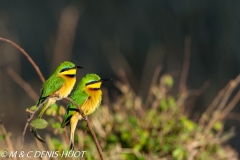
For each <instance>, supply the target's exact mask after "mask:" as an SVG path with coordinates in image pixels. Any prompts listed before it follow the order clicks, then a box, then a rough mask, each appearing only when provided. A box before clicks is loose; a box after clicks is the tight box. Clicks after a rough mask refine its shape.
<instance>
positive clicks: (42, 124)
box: [30, 118, 48, 129]
mask: <svg viewBox="0 0 240 160" xmlns="http://www.w3.org/2000/svg"><path fill="white" fill-rule="evenodd" d="M30 125H31V126H33V127H35V128H37V129H44V128H46V127H47V125H48V122H47V121H46V120H45V119H41V118H40V119H35V120H33V121H32V122H31V123H30Z"/></svg>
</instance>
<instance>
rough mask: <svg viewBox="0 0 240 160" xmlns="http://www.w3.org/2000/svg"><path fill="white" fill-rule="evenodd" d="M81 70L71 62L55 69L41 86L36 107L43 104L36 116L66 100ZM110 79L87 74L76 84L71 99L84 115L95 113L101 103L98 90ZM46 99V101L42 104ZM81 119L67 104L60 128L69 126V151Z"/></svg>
mask: <svg viewBox="0 0 240 160" xmlns="http://www.w3.org/2000/svg"><path fill="white" fill-rule="evenodd" d="M78 68H82V67H80V66H75V65H74V64H73V63H71V62H67V61H65V62H63V63H61V64H60V66H59V67H58V68H57V69H56V71H55V72H54V73H53V75H52V76H51V77H50V78H49V79H48V80H47V81H46V82H44V84H43V86H42V94H41V96H40V98H39V101H38V102H37V106H38V105H39V104H41V103H45V104H44V105H43V107H42V109H41V111H40V113H39V115H38V118H41V117H42V115H43V113H44V111H45V110H46V109H47V108H48V107H49V106H51V105H52V104H53V103H55V102H56V101H57V100H60V99H62V98H66V97H67V96H68V95H69V94H70V92H71V91H72V89H73V86H74V84H75V82H76V70H77V69H78ZM107 80H110V79H101V78H100V77H99V76H98V75H96V74H87V75H86V76H85V77H83V78H82V79H81V81H80V82H79V83H78V85H77V88H76V90H75V91H74V92H73V93H72V94H71V99H72V100H73V101H74V102H75V103H77V104H78V105H79V106H81V109H82V110H83V112H84V114H85V115H90V114H91V113H93V112H94V111H95V109H96V108H98V106H99V105H100V103H101V100H102V91H101V90H100V87H101V84H102V82H103V81H107ZM47 98H49V99H48V101H47V102H44V101H45V100H46V99H47ZM80 119H82V116H81V115H80V113H79V110H78V108H77V107H76V106H75V105H74V104H72V103H69V104H68V108H67V112H66V114H65V115H64V118H63V121H62V125H61V127H62V128H63V127H65V126H67V125H70V149H71V150H73V149H74V132H75V129H76V126H77V122H78V120H80Z"/></svg>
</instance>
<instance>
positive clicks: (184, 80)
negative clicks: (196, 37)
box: [179, 36, 191, 93]
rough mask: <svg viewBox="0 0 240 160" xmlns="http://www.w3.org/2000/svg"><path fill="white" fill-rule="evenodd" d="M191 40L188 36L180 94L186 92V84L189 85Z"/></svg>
mask: <svg viewBox="0 0 240 160" xmlns="http://www.w3.org/2000/svg"><path fill="white" fill-rule="evenodd" d="M190 49H191V38H190V37H189V36H186V38H185V41H184V62H183V68H182V74H181V79H180V84H179V92H180V93H181V92H184V91H186V83H187V76H188V71H189V66H190V52H191V50H190Z"/></svg>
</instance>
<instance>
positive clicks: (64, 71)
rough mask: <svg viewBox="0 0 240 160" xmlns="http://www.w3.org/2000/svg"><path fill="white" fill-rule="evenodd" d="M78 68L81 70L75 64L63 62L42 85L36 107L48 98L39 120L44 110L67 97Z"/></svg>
mask: <svg viewBox="0 0 240 160" xmlns="http://www.w3.org/2000/svg"><path fill="white" fill-rule="evenodd" d="M78 68H83V67H80V66H75V64H73V63H71V62H68V61H64V62H62V63H61V64H60V65H59V66H58V67H57V69H56V70H55V72H54V73H53V74H52V75H51V76H50V77H49V78H48V79H47V80H46V81H45V82H44V83H43V86H42V89H41V91H42V94H41V96H40V98H39V101H38V102H37V104H36V105H37V106H38V105H39V104H41V103H43V102H44V101H45V100H46V98H48V97H50V96H54V97H50V98H49V99H48V101H47V102H44V105H43V107H42V109H41V111H40V113H39V115H38V118H41V117H42V115H43V113H44V112H45V110H46V109H47V108H48V107H49V106H51V105H52V104H54V103H55V102H56V101H57V100H60V99H62V98H65V97H67V96H68V95H69V94H70V92H71V91H72V89H73V87H74V85H75V83H76V73H77V69H78Z"/></svg>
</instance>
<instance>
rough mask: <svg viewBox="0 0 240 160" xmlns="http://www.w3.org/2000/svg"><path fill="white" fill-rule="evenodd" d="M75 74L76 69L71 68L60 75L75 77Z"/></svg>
mask: <svg viewBox="0 0 240 160" xmlns="http://www.w3.org/2000/svg"><path fill="white" fill-rule="evenodd" d="M76 73H77V69H76V68H72V69H69V70H66V71H64V72H62V73H61V74H62V75H75V74H76Z"/></svg>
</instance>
